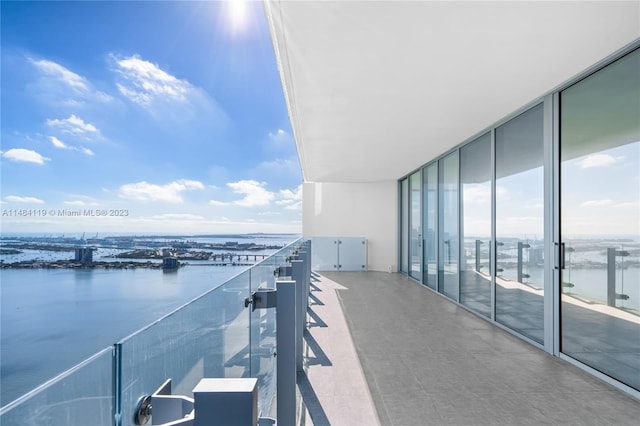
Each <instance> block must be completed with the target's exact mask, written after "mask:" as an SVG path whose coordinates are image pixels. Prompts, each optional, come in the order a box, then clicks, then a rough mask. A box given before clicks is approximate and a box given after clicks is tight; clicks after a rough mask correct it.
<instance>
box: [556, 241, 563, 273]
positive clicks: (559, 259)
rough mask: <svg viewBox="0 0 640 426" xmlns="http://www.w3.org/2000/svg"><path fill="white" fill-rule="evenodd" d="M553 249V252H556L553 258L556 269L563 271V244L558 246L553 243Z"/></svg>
mask: <svg viewBox="0 0 640 426" xmlns="http://www.w3.org/2000/svg"><path fill="white" fill-rule="evenodd" d="M554 247H555V251H556V253H555V256H554V257H555V259H556V261H557V262H558V263H557V264H556V269H564V267H565V263H564V252H565V249H564V243H559V244H558V243H555V244H554Z"/></svg>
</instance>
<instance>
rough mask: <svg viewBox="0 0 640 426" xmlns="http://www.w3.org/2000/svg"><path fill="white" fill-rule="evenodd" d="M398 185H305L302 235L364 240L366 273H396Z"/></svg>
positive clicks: (385, 183) (384, 183) (387, 183)
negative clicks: (366, 251) (365, 246)
mask: <svg viewBox="0 0 640 426" xmlns="http://www.w3.org/2000/svg"><path fill="white" fill-rule="evenodd" d="M397 198H398V183H397V181H384V182H368V183H324V182H323V183H305V184H304V186H303V221H302V233H303V235H304V236H305V237H364V238H366V239H367V250H368V256H367V269H369V270H371V271H384V272H387V271H388V270H389V266H391V268H392V270H393V271H396V270H397V267H398V266H397V263H398V259H397V257H398V255H397V253H398V251H397V246H398V243H397V238H398V237H397V233H398V232H397V229H398V218H397V216H398V201H397Z"/></svg>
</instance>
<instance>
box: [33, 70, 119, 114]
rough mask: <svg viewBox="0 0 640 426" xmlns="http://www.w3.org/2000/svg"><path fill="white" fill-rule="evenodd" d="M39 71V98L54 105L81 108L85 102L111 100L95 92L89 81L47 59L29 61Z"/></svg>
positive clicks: (103, 94) (99, 92)
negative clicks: (41, 97)
mask: <svg viewBox="0 0 640 426" xmlns="http://www.w3.org/2000/svg"><path fill="white" fill-rule="evenodd" d="M29 62H30V63H31V64H32V65H33V66H34V67H35V68H36V69H37V70H38V71H39V73H40V79H39V80H38V82H37V83H36V85H37V89H38V92H39V95H40V96H44V97H45V98H46V99H48V100H50V101H52V102H54V103H62V104H64V105H67V106H76V107H78V106H81V105H82V104H83V103H84V102H86V101H98V102H110V101H111V100H113V98H112V97H111V96H109V95H107V94H106V93H104V92H101V91H98V90H95V89H93V88H92V87H91V84H90V83H89V81H88V80H87V79H86V78H84V77H82V76H81V75H79V74H76V73H75V72H73V71H71V70H69V69H68V68H65V67H63V66H62V65H60V64H58V63H56V62H53V61H49V60H47V59H39V60H36V59H29Z"/></svg>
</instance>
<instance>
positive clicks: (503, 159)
mask: <svg viewBox="0 0 640 426" xmlns="http://www.w3.org/2000/svg"><path fill="white" fill-rule="evenodd" d="M543 119H544V114H543V105H542V104H539V105H537V106H535V107H533V108H531V109H529V110H528V111H526V112H524V113H522V114H520V115H519V116H517V117H515V118H513V119H512V120H510V121H508V122H507V123H505V124H503V125H502V126H500V127H497V128H496V131H495V134H496V136H495V137H496V141H495V143H496V148H495V151H496V153H495V155H496V159H495V161H496V164H495V167H496V184H495V185H496V186H495V191H496V195H495V199H496V238H495V239H496V249H495V250H496V262H495V263H496V268H495V281H496V301H495V310H496V317H495V318H496V321H498V322H500V323H501V324H504V325H506V326H507V327H509V328H511V329H513V330H515V331H517V332H519V333H522V334H524V335H525V336H527V337H529V338H531V339H533V340H535V341H537V342H540V343H543V341H544V298H543V296H544V277H545V274H544V258H543V253H544V164H543V163H544V149H543V148H544V140H543V133H544V121H543Z"/></svg>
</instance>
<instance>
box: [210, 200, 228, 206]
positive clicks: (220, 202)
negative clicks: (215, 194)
mask: <svg viewBox="0 0 640 426" xmlns="http://www.w3.org/2000/svg"><path fill="white" fill-rule="evenodd" d="M209 204H210V205H212V206H230V205H231V203H228V202H225V201H218V200H209Z"/></svg>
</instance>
